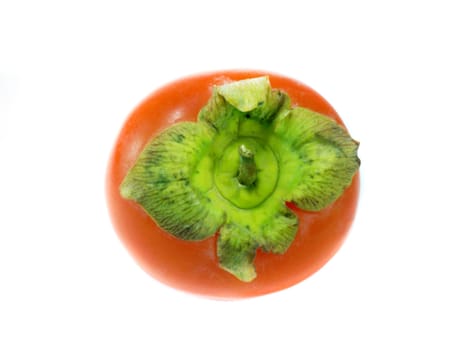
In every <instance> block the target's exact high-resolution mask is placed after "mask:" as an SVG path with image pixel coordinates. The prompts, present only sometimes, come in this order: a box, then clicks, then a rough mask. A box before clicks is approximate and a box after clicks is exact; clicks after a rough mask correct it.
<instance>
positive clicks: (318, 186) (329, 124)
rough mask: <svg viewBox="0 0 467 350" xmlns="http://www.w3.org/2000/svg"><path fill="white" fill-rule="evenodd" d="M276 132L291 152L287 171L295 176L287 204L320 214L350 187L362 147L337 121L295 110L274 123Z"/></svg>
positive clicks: (304, 110) (305, 110)
mask: <svg viewBox="0 0 467 350" xmlns="http://www.w3.org/2000/svg"><path fill="white" fill-rule="evenodd" d="M274 132H275V133H276V135H278V136H279V137H280V138H281V139H282V140H283V141H284V145H285V148H288V151H289V152H290V158H288V162H287V166H288V171H290V172H292V173H294V174H295V177H294V181H293V183H294V185H295V186H294V187H293V188H291V190H290V192H289V194H288V195H287V196H286V197H285V198H284V199H285V200H287V201H292V202H294V203H295V204H297V206H298V207H300V208H302V209H305V210H315V211H316V210H321V209H323V208H325V207H327V206H328V205H330V204H331V203H332V202H334V201H335V200H336V199H337V198H338V197H340V195H341V194H342V193H343V191H344V190H345V188H346V187H348V186H349V185H350V183H351V182H352V179H353V176H354V175H355V173H356V171H357V170H358V168H359V166H360V160H359V158H358V156H357V151H358V145H359V143H358V142H357V141H355V140H353V139H352V138H351V137H350V135H349V134H348V133H347V131H346V130H345V129H344V128H343V127H342V126H341V125H339V124H338V123H336V122H335V121H334V120H332V119H330V118H328V117H326V116H324V115H321V114H319V113H316V112H313V111H310V110H308V109H305V108H295V109H293V110H291V111H290V112H289V113H287V114H286V115H284V116H283V117H282V118H278V119H277V120H276V121H275V125H274ZM284 165H285V164H284Z"/></svg>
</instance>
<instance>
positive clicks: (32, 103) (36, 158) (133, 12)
mask: <svg viewBox="0 0 467 350" xmlns="http://www.w3.org/2000/svg"><path fill="white" fill-rule="evenodd" d="M466 17H467V12H466V10H465V4H463V1H457V2H456V1H449V0H443V1H342V2H335V1H330V0H326V1H319V2H316V1H307V2H306V1H302V2H298V1H292V0H288V1H268V2H259V1H253V0H249V1H243V0H236V1H228V2H223V1H211V2H207V1H201V0H197V1H185V2H182V1H177V0H170V1H161V2H156V1H147V2H141V1H126V2H124V1H108V2H104V1H76V2H71V1H56V2H54V1H47V0H44V1H29V2H27V1H21V0H6V1H5V0H0V348H1V349H115V348H118V349H185V348H190V349H203V350H204V349H239V348H241V349H253V348H260V349H266V348H271V347H274V348H276V347H277V348H287V349H423V348H428V347H430V348H433V349H466V348H467V334H466V330H467V302H466V299H467V298H466V295H467V287H466V283H465V282H466V275H467V271H466V270H467V253H466V251H467V250H466V247H467V245H466V243H465V242H466V240H465V237H466V235H467V225H466V219H465V218H466V216H467V210H466V209H467V205H466V197H467V189H466V188H467V186H466V180H465V179H466V178H467V172H466V170H465V163H466V160H467V157H466V151H467V147H466V141H465V138H466V136H465V135H466V132H465V125H466V124H465V119H466V118H467V99H466V97H467V96H466V95H467V83H466V81H467V68H466V66H467V53H466V48H467V46H466V44H467V34H466V33H467V20H466ZM228 68H256V69H262V70H270V71H274V72H279V73H281V74H284V75H288V76H290V77H293V78H296V79H298V80H301V81H302V82H304V83H306V84H308V85H310V86H312V87H313V88H314V89H316V90H317V91H318V92H320V93H321V94H322V95H323V96H324V97H325V98H326V99H327V100H328V101H330V102H331V104H332V105H333V106H334V107H335V108H336V110H337V111H338V112H339V114H340V115H341V117H342V118H343V119H344V120H345V122H346V124H347V126H348V128H349V130H350V131H351V133H352V135H353V136H354V137H355V138H356V139H358V140H359V141H360V142H361V149H360V157H361V159H362V167H361V174H362V190H361V201H360V206H359V210H358V215H357V218H356V220H355V223H354V225H353V227H352V230H351V232H350V235H349V237H348V239H347V241H346V243H345V245H344V246H343V247H342V249H341V250H340V251H339V253H338V254H337V255H336V256H335V257H334V259H332V260H331V262H330V263H329V264H328V265H326V266H325V267H324V268H323V269H322V270H321V271H319V272H318V273H317V274H315V275H314V276H313V277H311V278H310V279H308V280H306V281H305V282H303V283H301V284H299V285H298V286H295V287H293V288H290V289H288V290H286V291H282V292H279V293H276V294H272V295H268V296H264V297H260V298H256V299H251V300H245V301H235V302H220V301H213V300H207V299H203V298H199V297H194V296H191V295H187V294H184V293H181V292H178V291H174V290H172V289H170V288H168V287H165V286H163V285H161V284H159V283H158V282H157V281H154V280H153V279H151V278H150V277H149V276H147V275H146V274H145V273H144V272H143V271H141V269H140V268H139V267H138V266H137V265H136V264H135V263H134V261H133V260H132V258H131V257H130V256H129V255H128V253H127V251H126V250H125V248H124V247H123V246H122V244H121V243H120V241H119V240H118V239H117V237H116V235H115V233H114V231H113V229H112V227H111V224H110V221H109V218H108V213H107V208H106V204H105V197H104V174H105V168H106V163H107V159H108V156H109V153H110V150H111V147H112V145H113V142H114V140H115V137H116V136H117V134H118V131H119V129H120V127H121V125H122V124H123V122H124V120H125V118H126V117H127V116H128V114H129V113H130V112H131V111H132V109H133V108H134V107H135V106H136V105H137V104H138V103H139V102H140V101H141V100H142V99H143V98H145V97H146V96H147V95H148V94H149V93H150V92H151V91H153V90H154V89H156V88H157V87H159V86H160V85H162V84H165V83H167V82H169V81H171V80H174V79H176V78H179V77H182V76H185V75H188V74H193V73H197V72H202V71H210V70H216V69H228Z"/></svg>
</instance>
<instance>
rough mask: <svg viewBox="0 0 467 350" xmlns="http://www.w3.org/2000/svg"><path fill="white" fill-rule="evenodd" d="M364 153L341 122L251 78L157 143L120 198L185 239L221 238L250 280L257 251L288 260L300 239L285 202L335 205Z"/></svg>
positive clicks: (223, 261) (223, 251) (226, 257)
mask: <svg viewBox="0 0 467 350" xmlns="http://www.w3.org/2000/svg"><path fill="white" fill-rule="evenodd" d="M357 149H358V143H357V142H356V141H354V140H353V139H352V138H351V137H350V136H349V134H348V133H347V132H346V131H345V129H344V128H342V127H341V126H339V125H338V124H337V123H336V122H335V121H333V120H332V119H330V118H328V117H326V116H323V115H321V114H318V113H316V112H313V111H311V110H308V109H304V108H300V107H297V108H292V107H291V106H290V102H289V98H288V96H287V95H286V94H285V93H284V92H282V91H279V90H275V89H272V88H271V86H270V83H269V79H268V78H267V77H259V78H253V79H246V80H241V81H237V82H233V83H229V84H226V85H222V86H218V87H215V88H214V91H213V95H212V97H211V99H210V100H209V101H208V102H207V104H206V105H205V106H204V107H203V108H202V109H201V111H200V112H199V115H198V121H197V122H181V123H178V124H175V125H173V126H171V127H169V128H167V129H166V130H165V131H163V132H162V133H161V134H159V135H157V136H156V137H155V138H154V139H153V140H151V141H150V142H149V144H148V145H147V146H146V148H145V149H144V150H143V152H142V153H141V155H140V156H139V158H138V160H137V161H136V163H135V165H134V166H133V168H132V169H130V171H129V172H128V174H127V176H126V177H125V179H124V180H123V182H122V184H121V187H120V192H121V195H122V196H123V197H124V198H127V199H131V200H134V201H136V202H137V203H139V204H140V205H141V206H142V207H143V209H144V210H145V211H146V212H147V213H148V214H149V215H150V216H151V217H152V218H153V219H154V220H155V222H156V223H157V224H158V225H159V226H160V227H161V228H163V229H164V230H166V231H167V232H169V233H170V234H172V235H174V236H175V237H178V238H180V239H185V240H202V239H205V238H207V237H211V236H213V235H214V234H215V233H216V232H219V237H218V240H217V256H218V260H219V266H220V267H221V268H223V269H224V270H226V271H228V272H230V273H232V274H233V275H234V276H236V277H237V278H238V279H240V280H242V281H245V282H248V281H251V280H253V279H254V278H255V277H256V271H255V268H254V258H255V256H256V250H257V249H262V250H264V251H267V252H272V253H276V254H282V253H284V252H285V251H286V250H287V248H288V247H289V246H290V244H291V243H292V241H293V239H294V237H295V234H296V231H297V227H298V219H297V217H296V215H295V214H294V213H293V212H292V211H291V210H290V209H289V208H288V207H287V206H286V205H285V203H286V202H293V203H295V204H296V205H297V206H298V207H300V208H302V209H305V210H314V211H317V210H321V209H323V208H325V207H327V206H328V205H330V204H331V203H332V202H334V201H335V200H336V199H337V198H338V197H339V196H340V195H341V194H342V192H343V191H344V189H345V188H346V187H348V186H349V185H350V183H351V181H352V178H353V176H354V174H355V173H356V172H357V170H358V167H359V164H360V161H359V159H358V156H357Z"/></svg>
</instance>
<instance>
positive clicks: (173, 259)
mask: <svg viewBox="0 0 467 350" xmlns="http://www.w3.org/2000/svg"><path fill="white" fill-rule="evenodd" d="M262 75H268V76H269V79H270V82H271V86H272V87H273V88H279V89H281V90H283V91H285V92H287V93H288V94H289V96H290V98H291V101H292V104H293V105H299V106H302V107H305V108H309V109H311V110H314V111H316V112H319V113H322V114H324V115H326V116H328V117H330V118H333V119H334V120H336V121H337V122H338V123H340V124H342V125H343V123H342V120H341V119H340V117H339V116H338V115H337V113H336V111H335V110H334V109H333V108H332V107H331V105H329V103H328V102H327V101H325V100H324V99H323V97H321V96H320V95H318V94H317V93H316V92H315V91H313V90H312V89H311V88H309V87H307V86H305V85H303V84H301V83H299V82H297V81H295V80H292V79H290V78H287V77H283V76H279V75H277V74H273V73H267V72H258V71H225V72H212V73H207V74H203V75H197V76H191V77H187V78H184V79H181V80H178V81H175V82H173V83H171V84H168V85H166V86H164V87H162V88H160V89H158V90H157V91H155V92H154V93H153V94H152V95H150V96H149V97H148V98H147V99H146V100H145V101H143V102H142V103H141V104H140V105H139V106H138V107H137V108H136V109H135V110H134V111H133V113H132V114H131V115H130V116H129V118H128V119H127V121H126V122H125V124H124V126H123V128H122V130H121V131H120V134H119V136H118V138H117V141H116V144H115V146H114V149H113V150H112V153H111V157H110V161H109V165H108V172H107V178H106V186H107V187H106V192H107V202H108V208H109V211H110V216H111V220H112V223H113V225H114V228H115V230H116V232H117V234H118V236H119V237H120V239H121V241H122V242H123V244H124V245H125V246H126V247H127V249H128V250H129V251H130V253H131V255H132V256H133V257H134V258H135V260H136V261H137V262H138V263H139V265H140V266H141V267H142V268H143V269H144V270H145V271H146V272H148V273H149V274H150V275H151V276H153V277H154V278H156V279H157V280H159V281H161V282H162V283H165V284H167V285H169V286H171V287H173V288H176V289H179V290H182V291H185V292H189V293H193V294H198V295H204V296H207V297H212V298H218V299H238V298H247V297H254V296H259V295H263V294H267V293H272V292H275V291H279V290H282V289H285V288H288V287H290V286H292V285H294V284H296V283H298V282H300V281H302V280H304V279H305V278H307V277H309V276H311V275H312V274H313V273H315V272H316V271H318V270H319V269H320V268H321V267H322V266H323V265H324V264H326V262H327V261H328V260H329V259H330V258H331V257H332V256H333V255H334V254H335V253H336V252H337V250H338V249H339V248H340V246H341V245H342V243H343V241H344V239H345V238H346V235H347V232H348V230H349V228H350V226H351V224H352V221H353V218H354V215H355V211H356V207H357V201H358V194H359V174H358V173H357V174H356V175H355V176H354V179H353V182H352V184H351V186H350V187H348V188H347V189H346V190H345V192H344V193H343V194H342V196H341V197H340V198H339V199H338V200H337V201H335V202H334V203H333V204H332V205H331V206H329V207H327V208H326V209H324V210H321V211H319V212H307V211H304V210H300V209H298V208H296V207H294V206H293V204H289V206H290V207H291V208H292V209H293V210H294V211H295V213H296V214H297V216H298V218H299V228H298V232H297V235H296V238H295V240H294V242H293V243H292V245H291V246H290V248H289V249H288V250H287V252H286V253H284V254H282V255H279V254H272V253H265V252H263V251H261V250H258V252H257V256H256V259H255V266H256V271H257V277H256V279H255V280H253V281H252V282H242V281H240V280H238V279H237V278H236V277H234V276H233V275H231V274H230V273H228V272H226V271H224V270H222V269H221V268H220V267H219V266H218V262H217V257H216V238H217V237H216V236H214V237H211V238H208V239H206V240H203V241H198V242H192V241H183V240H181V239H178V238H175V237H173V236H171V235H170V234H168V233H167V232H165V231H163V230H162V229H161V228H159V227H158V226H157V224H156V223H155V222H154V221H153V220H152V219H151V218H150V217H149V216H148V215H147V214H146V213H145V211H144V210H143V209H142V208H141V207H140V206H139V205H138V204H137V203H135V202H133V201H130V200H126V199H123V198H122V197H121V196H120V193H119V186H120V183H121V182H122V180H123V178H124V177H125V175H126V174H127V172H128V171H129V169H130V168H131V166H132V165H133V164H134V163H135V161H136V159H137V157H138V155H139V153H140V152H141V151H142V149H143V148H144V146H145V145H146V143H147V142H149V141H150V139H151V138H152V137H154V136H155V135H157V134H158V133H160V132H161V131H162V130H163V129H165V128H166V127H168V126H169V125H171V124H173V123H174V122H179V121H182V120H191V121H196V118H197V115H198V112H199V110H200V109H201V107H203V106H204V105H205V104H206V102H207V101H208V99H209V97H210V96H211V91H212V86H213V85H221V84H223V83H226V82H228V81H230V80H240V79H246V78H252V77H257V76H262Z"/></svg>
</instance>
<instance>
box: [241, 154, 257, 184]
mask: <svg viewBox="0 0 467 350" xmlns="http://www.w3.org/2000/svg"><path fill="white" fill-rule="evenodd" d="M238 153H239V154H240V164H239V166H238V176H237V179H238V182H239V183H240V184H241V185H243V186H251V185H253V184H254V183H255V181H256V163H255V154H254V152H253V151H252V150H250V149H248V148H247V147H246V146H245V145H240V147H239V148H238Z"/></svg>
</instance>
